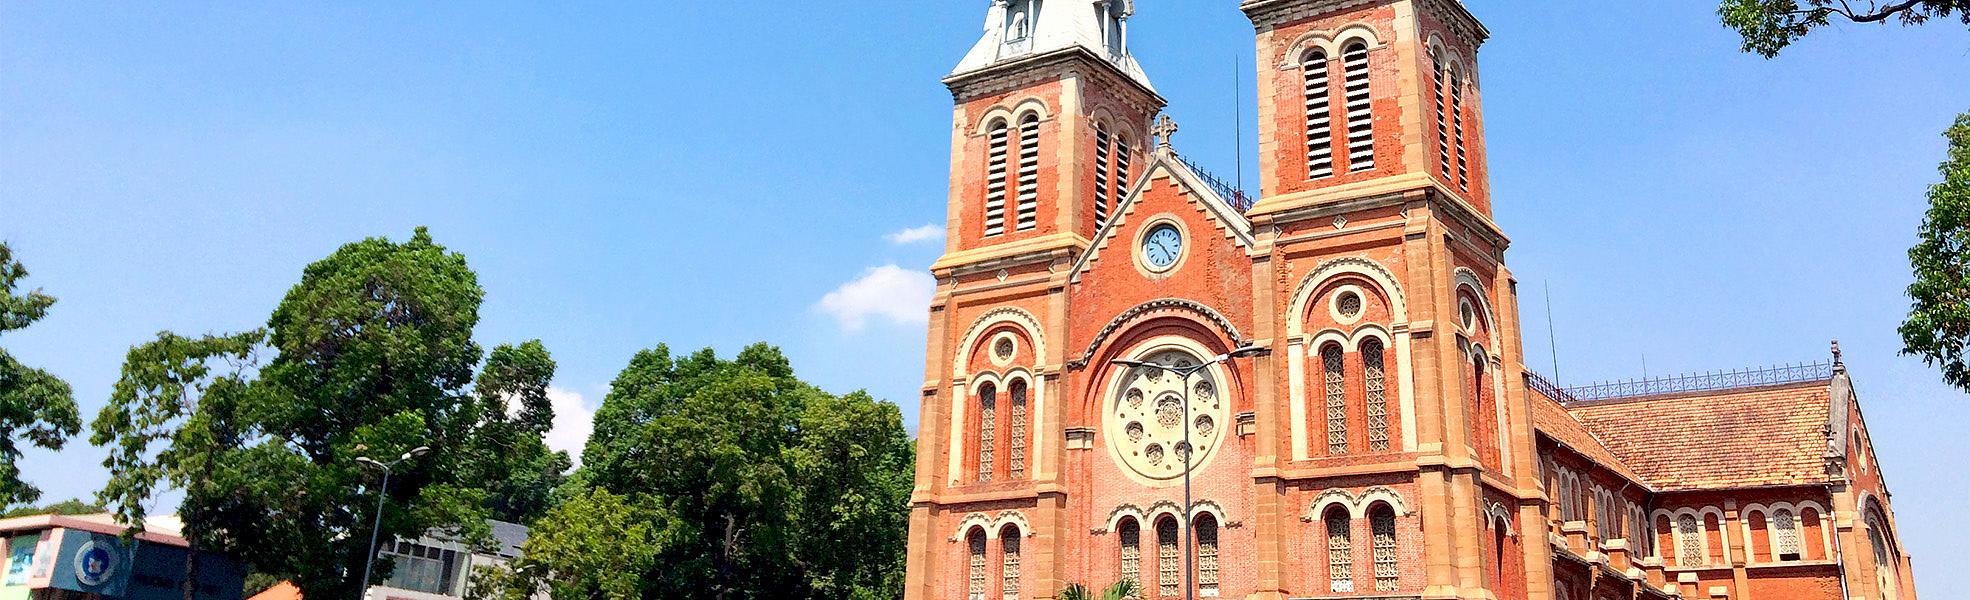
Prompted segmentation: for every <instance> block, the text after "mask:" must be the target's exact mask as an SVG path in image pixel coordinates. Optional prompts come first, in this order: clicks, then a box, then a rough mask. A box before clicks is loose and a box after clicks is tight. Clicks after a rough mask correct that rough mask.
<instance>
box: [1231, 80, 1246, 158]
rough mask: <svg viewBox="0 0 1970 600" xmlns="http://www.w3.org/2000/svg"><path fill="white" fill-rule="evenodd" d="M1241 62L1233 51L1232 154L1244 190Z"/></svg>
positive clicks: (1243, 106)
mask: <svg viewBox="0 0 1970 600" xmlns="http://www.w3.org/2000/svg"><path fill="white" fill-rule="evenodd" d="M1241 64H1242V63H1240V61H1239V60H1238V54H1237V53H1235V52H1234V53H1232V55H1231V110H1232V115H1233V117H1232V131H1233V132H1234V133H1232V137H1231V155H1232V156H1233V157H1236V158H1237V161H1238V190H1239V191H1241V192H1242V191H1244V190H1245V97H1244V93H1242V92H1240V91H1238V89H1239V88H1240V87H1242V86H1244V85H1245V80H1244V79H1243V78H1242V77H1240V76H1239V74H1238V68H1239V67H1240V66H1241Z"/></svg>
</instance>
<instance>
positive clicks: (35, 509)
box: [0, 498, 109, 519]
mask: <svg viewBox="0 0 1970 600" xmlns="http://www.w3.org/2000/svg"><path fill="white" fill-rule="evenodd" d="M106 510H109V509H108V508H105V507H104V506H102V505H100V504H94V503H90V502H84V501H83V500H82V499H80V498H70V499H68V500H63V501H61V502H56V503H54V504H49V505H47V506H23V507H20V508H16V509H13V510H10V511H7V512H5V513H0V519H11V518H14V517H31V516H34V515H93V514H96V513H100V512H103V511H106Z"/></svg>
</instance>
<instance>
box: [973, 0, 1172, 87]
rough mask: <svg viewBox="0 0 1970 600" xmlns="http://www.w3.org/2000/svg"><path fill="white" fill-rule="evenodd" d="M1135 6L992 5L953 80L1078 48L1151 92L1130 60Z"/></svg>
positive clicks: (1049, 0) (1034, 1)
mask: <svg viewBox="0 0 1970 600" xmlns="http://www.w3.org/2000/svg"><path fill="white" fill-rule="evenodd" d="M1133 14H1135V2H1134V0H1099V1H1089V0H992V7H991V9H990V10H987V11H986V13H985V30H984V35H983V36H982V37H980V38H979V40H978V44H977V45H975V46H972V48H971V52H969V53H966V54H965V57H964V60H963V61H960V62H959V63H958V67H957V68H956V69H954V70H952V71H951V75H952V76H953V77H956V76H961V75H965V74H968V73H971V72H973V71H978V70H981V69H985V68H987V67H992V66H994V65H998V64H1001V63H1006V62H1011V61H1014V60H1018V59H1021V58H1025V57H1029V56H1039V55H1043V54H1049V53H1052V52H1056V51H1060V50H1066V49H1069V48H1075V47H1079V48H1080V49H1082V50H1086V51H1088V52H1089V53H1091V54H1093V55H1095V56H1097V57H1100V58H1101V59H1103V60H1105V61H1107V62H1108V64H1110V65H1113V66H1114V67H1115V68H1116V69H1118V70H1120V71H1121V72H1122V74H1123V75H1124V76H1127V77H1128V78H1129V79H1131V80H1134V81H1135V82H1136V83H1138V84H1141V85H1142V87H1144V88H1147V89H1149V90H1151V91H1154V90H1155V88H1154V87H1151V86H1150V85H1149V76H1148V75H1147V74H1145V73H1143V72H1142V66H1141V65H1138V64H1136V61H1135V57H1133V56H1130V55H1129V34H1128V21H1129V17H1130V16H1131V15H1133Z"/></svg>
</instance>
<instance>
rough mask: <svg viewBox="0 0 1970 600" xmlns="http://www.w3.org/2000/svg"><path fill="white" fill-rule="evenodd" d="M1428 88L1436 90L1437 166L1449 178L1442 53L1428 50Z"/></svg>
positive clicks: (1448, 134) (1447, 106)
mask: <svg viewBox="0 0 1970 600" xmlns="http://www.w3.org/2000/svg"><path fill="white" fill-rule="evenodd" d="M1430 88H1431V89H1434V90H1436V152H1437V167H1438V168H1439V169H1441V170H1442V172H1443V177H1444V178H1445V179H1449V178H1450V108H1449V105H1447V104H1445V103H1444V99H1443V96H1444V94H1443V55H1442V54H1440V53H1438V52H1437V51H1436V50H1431V51H1430Z"/></svg>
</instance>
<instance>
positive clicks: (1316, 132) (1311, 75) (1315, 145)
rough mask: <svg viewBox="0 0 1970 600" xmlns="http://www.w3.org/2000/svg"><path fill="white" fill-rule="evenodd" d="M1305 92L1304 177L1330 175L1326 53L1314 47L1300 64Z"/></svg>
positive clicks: (1330, 126)
mask: <svg viewBox="0 0 1970 600" xmlns="http://www.w3.org/2000/svg"><path fill="white" fill-rule="evenodd" d="M1301 73H1302V75H1303V78H1304V80H1305V86H1306V90H1305V94H1306V117H1307V119H1306V139H1307V141H1306V149H1307V155H1306V157H1307V178H1308V179H1320V178H1322V177H1331V176H1333V175H1334V124H1333V107H1332V106H1330V103H1331V102H1332V100H1331V99H1330V98H1329V96H1330V95H1331V94H1332V92H1331V91H1330V90H1329V86H1330V84H1329V82H1328V80H1327V55H1326V54H1322V53H1320V52H1318V51H1316V52H1313V53H1310V54H1308V55H1307V57H1306V60H1305V61H1304V64H1303V65H1302V66H1301Z"/></svg>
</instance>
